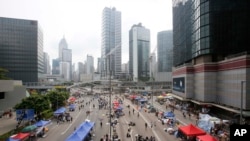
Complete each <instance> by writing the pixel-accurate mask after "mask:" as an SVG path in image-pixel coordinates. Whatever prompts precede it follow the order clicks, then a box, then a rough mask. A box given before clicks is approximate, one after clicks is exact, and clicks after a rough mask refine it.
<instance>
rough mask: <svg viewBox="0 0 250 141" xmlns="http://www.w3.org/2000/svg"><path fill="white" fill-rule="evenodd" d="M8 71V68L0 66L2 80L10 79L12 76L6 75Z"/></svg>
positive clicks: (0, 78)
mask: <svg viewBox="0 0 250 141" xmlns="http://www.w3.org/2000/svg"><path fill="white" fill-rule="evenodd" d="M8 72H9V71H8V70H7V69H4V68H0V80H9V79H10V78H8V77H6V74H7V73H8Z"/></svg>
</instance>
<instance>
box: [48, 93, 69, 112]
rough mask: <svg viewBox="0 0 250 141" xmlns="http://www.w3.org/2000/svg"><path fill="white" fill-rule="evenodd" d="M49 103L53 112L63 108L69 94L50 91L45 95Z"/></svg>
mask: <svg viewBox="0 0 250 141" xmlns="http://www.w3.org/2000/svg"><path fill="white" fill-rule="evenodd" d="M46 96H47V97H48V99H49V100H50V102H51V104H52V105H51V106H52V109H53V110H56V109H58V108H60V107H62V106H65V105H66V103H67V99H68V98H69V92H65V91H50V92H48V93H47V95H46Z"/></svg>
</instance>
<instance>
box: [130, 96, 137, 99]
mask: <svg viewBox="0 0 250 141" xmlns="http://www.w3.org/2000/svg"><path fill="white" fill-rule="evenodd" d="M136 97H137V96H136V95H130V96H129V98H130V99H135V98H136Z"/></svg>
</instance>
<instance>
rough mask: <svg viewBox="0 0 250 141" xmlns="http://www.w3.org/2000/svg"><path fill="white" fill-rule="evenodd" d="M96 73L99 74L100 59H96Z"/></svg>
mask: <svg viewBox="0 0 250 141" xmlns="http://www.w3.org/2000/svg"><path fill="white" fill-rule="evenodd" d="M96 72H97V73H101V58H97V68H96Z"/></svg>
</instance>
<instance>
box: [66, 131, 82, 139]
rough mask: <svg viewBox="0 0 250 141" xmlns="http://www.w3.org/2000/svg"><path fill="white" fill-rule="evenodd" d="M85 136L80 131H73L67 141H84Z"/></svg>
mask: <svg viewBox="0 0 250 141" xmlns="http://www.w3.org/2000/svg"><path fill="white" fill-rule="evenodd" d="M82 140H83V136H82V134H81V133H79V132H73V133H72V134H71V135H70V136H69V137H68V138H67V139H66V141H82Z"/></svg>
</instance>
